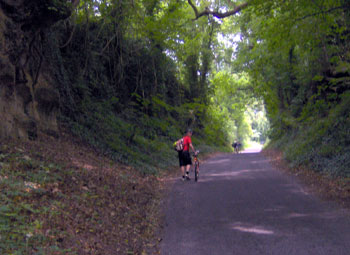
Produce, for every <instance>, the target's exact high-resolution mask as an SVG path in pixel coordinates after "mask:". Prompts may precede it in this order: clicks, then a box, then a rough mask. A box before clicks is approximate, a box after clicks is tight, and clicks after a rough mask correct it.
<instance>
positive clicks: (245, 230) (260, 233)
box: [232, 223, 274, 235]
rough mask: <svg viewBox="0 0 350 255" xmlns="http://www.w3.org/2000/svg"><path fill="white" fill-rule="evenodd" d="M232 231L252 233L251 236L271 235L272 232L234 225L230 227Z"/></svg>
mask: <svg viewBox="0 0 350 255" xmlns="http://www.w3.org/2000/svg"><path fill="white" fill-rule="evenodd" d="M232 229H234V230H237V231H240V232H245V233H252V234H258V235H273V234H274V231H272V230H268V229H265V228H263V227H259V226H246V224H241V223H238V224H234V225H233V226H232Z"/></svg>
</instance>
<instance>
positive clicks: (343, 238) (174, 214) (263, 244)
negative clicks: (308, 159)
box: [161, 151, 350, 255]
mask: <svg viewBox="0 0 350 255" xmlns="http://www.w3.org/2000/svg"><path fill="white" fill-rule="evenodd" d="M201 171H202V172H201V179H200V181H199V182H198V183H195V182H194V181H191V182H182V181H181V180H179V179H176V180H175V183H174V185H173V189H172V191H171V192H170V195H169V199H168V201H167V209H166V212H165V214H166V216H165V229H164V232H163V241H162V242H161V254H162V255H170V254H174V255H182V254H184V255H185V254H186V255H187V254H188V255H216V254H219V255H226V254H235V255H241V254H242V255H250V254H254V255H255V254H257V255H263V254H269V255H272V254H276V255H284V254H288V255H294V254H295V255H304V254H310V255H321V254H322V255H349V254H350V213H349V212H348V211H346V210H344V209H341V208H339V207H338V206H337V205H336V204H335V203H331V202H324V201H321V200H320V199H318V198H317V197H315V196H314V195H312V194H308V193H307V192H306V191H305V190H304V189H303V187H302V186H301V185H300V184H299V183H298V181H297V180H296V179H295V178H294V177H292V176H289V175H286V174H284V173H282V172H280V171H278V170H276V169H274V167H273V166H271V165H270V164H269V162H268V160H266V158H264V157H263V156H262V155H261V154H259V153H254V151H251V153H242V154H239V155H234V154H225V155H219V156H217V157H215V158H211V159H210V160H208V161H206V162H204V163H203V164H202V166H201Z"/></svg>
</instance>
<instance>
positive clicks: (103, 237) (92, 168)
mask: <svg viewBox="0 0 350 255" xmlns="http://www.w3.org/2000/svg"><path fill="white" fill-rule="evenodd" d="M17 143H18V144H16V145H11V144H10V143H9V144H8V145H7V147H6V148H7V149H6V153H12V155H15V154H16V153H17V154H18V157H19V158H20V162H16V160H15V159H14V160H12V161H11V162H10V163H9V164H10V166H9V167H10V168H11V169H14V170H15V171H17V174H15V173H14V172H13V173H12V174H11V175H12V176H8V175H4V174H1V172H0V181H4V180H6V179H7V178H8V179H10V178H17V179H18V180H19V181H20V180H22V181H23V184H24V185H23V190H24V191H25V192H28V193H30V196H28V197H23V196H22V195H20V196H19V195H18V196H17V197H16V196H14V197H13V198H12V199H13V201H14V203H16V204H19V203H23V202H24V201H25V202H26V203H29V204H30V205H31V206H30V207H28V208H27V209H25V210H27V211H28V212H30V214H29V215H27V216H25V217H27V220H29V219H30V221H31V222H33V224H34V227H35V231H27V232H25V234H27V235H28V234H30V235H37V234H41V235H42V236H44V237H45V241H43V242H44V243H43V245H44V247H47V253H45V254H65V255H66V254H73V253H77V254H89V255H90V254H91V255H93V254H96V255H97V254H103V255H108V254H128V252H129V253H130V254H157V253H158V248H157V246H156V244H157V241H155V231H156V229H157V227H158V224H159V223H158V219H159V215H158V213H159V207H158V206H159V203H160V202H159V199H160V194H159V193H160V182H159V180H158V179H157V178H156V177H153V176H149V177H142V176H141V175H140V174H138V172H137V171H135V170H134V169H132V168H130V167H128V166H122V165H118V164H115V163H112V162H111V161H110V160H109V159H108V158H105V157H104V156H101V155H98V154H97V153H96V151H94V150H93V149H91V148H89V147H87V146H86V145H83V144H80V142H79V141H77V140H74V139H72V138H71V137H61V139H60V140H52V139H45V137H43V138H42V139H41V140H38V141H34V142H33V141H32V142H27V143H20V142H17ZM17 154H16V155H17ZM0 155H4V154H0ZM0 161H1V160H0ZM28 170H30V171H28ZM36 171H37V172H38V174H36V175H35V172H36ZM29 176H32V177H31V178H32V179H31V178H28V177H29ZM34 191H35V192H39V191H40V192H39V193H34ZM0 206H1V205H0ZM8 213H10V212H8ZM35 222H36V223H35ZM38 222H39V223H40V224H38ZM0 236H3V235H2V234H1V232H0ZM29 238H30V239H33V236H30V237H29ZM126 240H127V241H126ZM48 247H59V249H58V250H57V251H53V250H50V249H49V248H48ZM0 250H1V249H0ZM60 251H61V252H60ZM34 253H35V248H34V247H33V248H32V253H30V252H28V254H34Z"/></svg>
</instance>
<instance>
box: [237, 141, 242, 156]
mask: <svg viewBox="0 0 350 255" xmlns="http://www.w3.org/2000/svg"><path fill="white" fill-rule="evenodd" d="M241 149H242V144H241V142H240V141H238V143H237V153H240V152H241Z"/></svg>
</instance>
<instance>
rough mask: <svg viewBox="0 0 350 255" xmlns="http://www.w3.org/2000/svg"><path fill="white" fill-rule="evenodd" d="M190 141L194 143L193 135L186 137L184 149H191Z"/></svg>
mask: <svg viewBox="0 0 350 255" xmlns="http://www.w3.org/2000/svg"><path fill="white" fill-rule="evenodd" d="M190 143H192V140H191V137H189V136H185V137H184V151H190Z"/></svg>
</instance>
